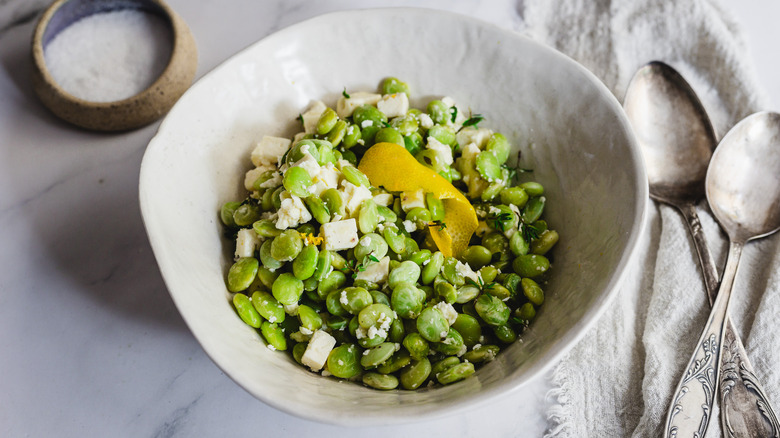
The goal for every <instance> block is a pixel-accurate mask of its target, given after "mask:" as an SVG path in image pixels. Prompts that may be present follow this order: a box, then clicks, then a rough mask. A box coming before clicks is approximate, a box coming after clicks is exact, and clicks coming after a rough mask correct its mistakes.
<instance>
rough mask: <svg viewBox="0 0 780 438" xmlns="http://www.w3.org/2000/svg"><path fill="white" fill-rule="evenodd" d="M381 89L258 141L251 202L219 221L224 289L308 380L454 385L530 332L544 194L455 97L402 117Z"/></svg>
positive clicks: (315, 107)
mask: <svg viewBox="0 0 780 438" xmlns="http://www.w3.org/2000/svg"><path fill="white" fill-rule="evenodd" d="M379 88H380V89H379V90H378V92H376V93H374V92H365V91H358V92H349V93H348V92H347V90H346V89H344V91H343V92H342V96H341V97H340V98H339V99H338V101H337V103H336V105H335V107H328V106H326V105H325V104H324V103H323V102H320V101H315V102H314V103H313V104H312V105H311V106H310V107H309V108H307V109H306V110H305V111H304V112H303V113H301V114H300V116H299V117H298V123H300V126H301V129H302V131H301V132H300V133H299V134H297V135H295V137H294V138H293V139H289V138H281V137H274V136H264V137H263V138H262V140H260V141H259V142H258V143H257V145H256V147H255V148H254V150H253V151H252V153H251V156H250V159H251V161H252V164H253V166H254V167H253V168H252V169H251V170H249V171H248V172H247V173H246V175H245V177H244V187H245V188H246V190H247V192H248V195H247V196H246V198H245V199H243V200H241V201H235V202H233V201H231V202H227V203H225V204H224V205H223V206H222V208H221V210H220V212H219V215H220V218H221V221H222V223H223V224H224V228H225V232H226V235H227V236H229V238H231V239H234V241H235V247H236V249H235V261H234V263H233V265H232V266H231V267H230V268H229V270H228V272H227V276H226V285H227V289H228V291H229V292H230V296H231V299H232V304H233V306H234V308H235V310H236V313H237V315H238V317H239V318H240V319H241V320H242V321H243V322H244V323H246V324H247V325H249V326H251V327H252V328H254V329H256V330H257V331H258V333H259V335H260V337H261V338H262V339H263V340H264V342H265V345H266V346H267V348H269V349H271V350H282V351H288V352H290V353H291V355H292V358H293V359H294V360H295V362H297V363H299V364H301V365H302V366H304V367H306V368H307V369H309V370H310V371H312V372H317V373H320V374H322V375H323V376H332V377H335V378H339V379H347V380H350V381H355V382H360V383H362V384H364V385H366V386H368V387H371V388H376V389H380V390H391V389H396V388H403V389H405V390H415V389H418V388H425V387H429V386H436V385H448V384H451V383H454V382H458V381H460V380H463V379H465V378H467V377H469V376H470V375H472V374H473V373H474V372H475V367H477V368H478V367H479V366H481V365H483V364H485V363H487V362H489V361H491V360H493V359H494V358H495V357H496V355H497V354H499V352H500V351H501V350H502V349H503V348H505V347H507V346H508V345H510V344H512V343H513V342H515V341H516V340H517V339H518V336H520V335H521V334H522V332H523V330H525V329H526V328H527V327H528V325H529V324H530V323H531V321H532V320H533V319H534V318H535V316H536V312H537V309H538V308H539V306H542V304H543V303H544V299H545V294H544V291H543V286H544V284H545V282H546V280H547V278H548V277H549V275H550V272H549V271H550V267H551V264H550V258H549V251H550V250H551V249H552V248H553V247H554V246H555V245H556V243H557V242H558V238H559V236H558V233H557V232H556V231H555V230H552V229H549V227H548V225H547V223H546V222H545V220H544V219H543V218H542V213H543V211H544V208H545V203H546V198H545V195H544V187H543V186H542V185H541V184H540V183H539V182H537V181H533V180H532V178H531V176H532V171H531V170H528V169H522V168H520V167H519V162H514V163H511V164H510V163H509V161H510V154H511V147H510V142H509V140H508V139H507V138H506V137H505V136H504V135H502V134H500V133H498V132H494V131H492V130H490V129H488V128H486V127H483V126H482V125H485V124H487V121H486V120H484V118H483V117H482V116H481V115H479V114H472V113H470V111H469V110H467V109H465V108H464V107H462V106H460V105H458V104H456V103H455V102H454V101H453V99H451V98H449V97H443V98H441V99H435V100H432V101H430V102H429V103H428V105H427V107H426V108H425V109H415V108H410V104H409V87H408V85H407V84H406V83H404V82H402V81H400V80H398V79H396V78H387V79H385V80H383V81H382V83H381V85H380V87H379ZM519 160H520V156H519V154H518V156H517V160H516V161H519Z"/></svg>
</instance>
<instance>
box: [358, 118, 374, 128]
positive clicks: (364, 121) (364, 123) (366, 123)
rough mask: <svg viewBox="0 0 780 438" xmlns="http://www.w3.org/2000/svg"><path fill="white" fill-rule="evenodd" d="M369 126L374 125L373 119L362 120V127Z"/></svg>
mask: <svg viewBox="0 0 780 438" xmlns="http://www.w3.org/2000/svg"><path fill="white" fill-rule="evenodd" d="M369 126H374V121H373V120H363V121H362V122H360V127H361V128H368V127H369Z"/></svg>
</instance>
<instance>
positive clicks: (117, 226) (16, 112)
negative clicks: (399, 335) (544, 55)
mask: <svg viewBox="0 0 780 438" xmlns="http://www.w3.org/2000/svg"><path fill="white" fill-rule="evenodd" d="M414 3H415V2H413V1H405V2H393V3H392V4H393V5H401V4H404V5H413V4H414ZM724 3H725V5H726V6H727V7H729V8H731V9H732V10H733V11H734V13H735V16H736V18H737V19H738V20H739V21H740V23H742V24H743V26H744V27H745V31H746V39H747V41H748V45H749V47H750V56H751V57H752V58H753V59H754V60H755V63H756V69H757V70H756V72H757V76H758V77H759V80H760V81H761V84H762V85H763V86H765V87H766V90H767V93H768V97H769V102H770V103H771V105H772V107H770V108H767V109H772V110H775V111H778V110H780V86H779V85H778V83H777V82H776V81H774V80H773V78H774V77H776V73H775V72H777V71H780V55H778V54H777V52H776V50H774V47H773V45H774V44H775V42H776V41H778V40H780V28H778V27H777V26H776V25H774V23H773V20H772V19H771V17H774V18H776V17H778V16H780V5H778V3H777V2H769V1H767V0H763V1H762V0H740V1H739V2H738V1H737V0H728V1H727V2H724ZM169 4H170V5H171V6H172V7H173V8H174V9H175V10H176V11H178V12H179V13H180V14H181V15H182V16H183V18H184V19H185V20H186V21H187V22H188V23H189V25H190V27H191V29H192V32H193V34H194V35H195V38H196V40H197V43H198V49H199V55H200V59H199V69H198V74H199V75H202V74H204V73H205V72H207V71H208V70H210V69H211V68H212V67H214V66H215V65H217V64H218V63H219V62H221V61H222V60H224V59H225V58H227V57H228V56H230V55H231V54H233V53H234V52H236V51H237V50H239V49H241V48H243V47H245V46H247V45H249V44H250V43H252V42H254V41H256V40H257V39H259V38H262V37H263V36H265V35H268V34H269V33H271V32H273V31H275V30H277V29H280V28H282V27H285V26H287V25H289V24H292V23H296V22H298V21H301V20H303V19H306V18H309V17H312V16H315V15H318V14H321V13H325V12H328V11H335V10H342V9H349V8H353V7H356V5H360V6H361V7H366V6H367V5H370V6H379V5H382V4H384V5H388V4H390V2H368V3H367V2H356V1H346V0H345V1H321V2H317V3H316V4H315V3H308V2H304V1H302V0H295V1H263V2H258V1H252V0H231V1H230V2H217V1H213V0H212V1H207V0H170V1H169ZM426 5H427V6H429V7H435V8H441V9H448V10H453V11H456V12H460V13H464V14H467V15H472V16H476V17H478V18H481V19H484V20H487V21H491V22H494V23H496V24H498V25H500V26H502V27H505V28H509V29H515V30H522V27H523V23H522V18H521V16H520V14H519V12H518V11H519V10H521V9H522V7H521V6H522V0H520V1H518V2H514V1H510V0H506V1H487V0H485V1H482V2H471V1H468V0H458V1H446V0H440V1H435V2H429V3H427V4H426ZM34 24H35V23H34V22H31V21H28V22H26V23H20V24H17V25H15V26H12V27H10V28H8V29H6V30H5V31H3V32H2V33H0V96H1V97H0V262H1V263H2V266H3V268H2V270H1V271H0V436H4V437H6V436H7V437H20V436H30V437H38V436H48V435H55V436H62V437H71V436H112V437H124V436H128V437H130V436H132V437H136V436H154V437H172V436H204V437H206V436H250V435H251V436H303V434H305V433H310V434H314V433H319V434H322V435H325V436H332V435H336V434H338V435H339V436H342V437H350V436H354V437H357V436H372V437H390V436H394V437H395V436H399V435H401V436H403V435H410V436H415V435H418V434H419V433H420V432H422V431H424V432H425V433H426V435H427V436H431V437H440V436H441V437H444V436H447V437H455V436H464V437H465V436H478V435H483V434H481V433H480V431H485V430H490V432H491V435H492V436H497V437H503V436H540V435H542V433H543V431H544V429H545V426H546V421H545V417H544V413H545V410H546V406H547V405H548V402H547V401H546V400H545V393H546V391H547V390H548V389H549V386H550V384H549V381H548V379H546V378H542V379H539V380H538V381H536V382H533V383H532V384H529V385H526V387H525V388H523V391H521V393H519V394H515V395H513V396H510V397H505V398H502V399H498V400H496V401H495V403H493V404H492V405H489V406H486V407H483V408H481V409H478V410H475V411H474V412H472V413H470V414H468V415H462V416H458V417H449V418H441V419H436V420H433V421H429V422H425V423H418V424H410V425H405V426H400V427H399V426H396V427H393V428H390V427H382V426H378V427H374V428H370V429H341V428H338V427H334V426H329V425H322V424H318V423H314V422H309V421H304V420H300V419H298V418H297V417H294V416H290V415H288V414H285V413H282V412H279V411H277V410H274V409H272V408H270V407H268V406H266V405H264V404H263V403H261V402H258V401H256V400H255V399H254V398H252V397H251V396H249V395H248V394H247V393H246V392H244V391H243V390H242V389H241V388H239V387H238V386H237V385H235V384H234V383H233V382H232V381H231V380H230V379H228V378H227V377H226V376H225V375H223V374H222V373H221V372H220V370H219V369H217V367H216V366H214V365H213V364H212V362H211V361H210V360H209V359H208V357H207V356H206V355H205V354H204V353H203V351H202V350H201V348H200V347H199V345H198V344H197V342H196V341H195V339H194V338H193V337H192V335H191V334H190V332H189V330H188V329H187V327H186V326H185V325H184V323H183V321H182V320H181V318H180V317H179V314H178V313H177V311H176V309H175V308H174V306H173V303H172V302H171V300H170V298H169V296H168V293H167V291H166V289H165V286H164V285H163V282H162V279H161V277H160V274H159V272H158V270H157V267H156V264H155V261H154V257H153V255H152V253H151V249H150V248H149V244H148V242H147V239H146V236H145V233H144V229H143V225H142V223H141V217H140V213H139V208H138V185H137V184H138V170H139V166H140V161H141V157H142V155H143V152H144V148H145V146H146V143H147V142H148V140H149V139H150V138H151V137H152V136H153V134H154V132H155V129H156V127H157V124H153V125H151V126H149V127H146V128H143V129H140V130H137V131H133V132H129V133H122V134H98V133H91V132H86V131H82V130H78V129H76V128H73V127H71V126H69V125H67V124H65V123H64V122H60V121H58V120H57V119H55V118H54V117H53V116H51V115H50V114H49V113H48V112H47V111H46V110H45V109H44V108H43V107H42V106H41V105H40V104H39V103H38V101H37V100H36V99H35V97H34V95H33V93H32V90H31V85H30V81H29V76H30V68H31V66H30V62H29V42H30V37H31V33H32V29H33V27H34ZM529 400H530V401H531V402H529Z"/></svg>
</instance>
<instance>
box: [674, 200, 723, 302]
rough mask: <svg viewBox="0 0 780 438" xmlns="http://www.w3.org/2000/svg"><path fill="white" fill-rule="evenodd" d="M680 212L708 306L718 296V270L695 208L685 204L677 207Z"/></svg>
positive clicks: (690, 204) (691, 204)
mask: <svg viewBox="0 0 780 438" xmlns="http://www.w3.org/2000/svg"><path fill="white" fill-rule="evenodd" d="M678 207H679V209H680V212H681V213H682V215H683V217H684V218H685V223H687V224H688V231H690V233H691V238H693V247H694V248H696V254H697V255H698V256H699V264H700V265H701V271H702V275H703V276H704V288H705V290H706V291H707V298H708V299H709V302H710V306H712V303H713V302H714V301H715V297H716V296H717V294H718V277H719V275H718V269H717V268H716V267H715V259H714V258H713V257H712V253H711V252H710V248H709V246H707V241H706V240H705V237H704V229H703V228H702V226H701V221H700V220H699V215H698V214H697V213H696V206H695V205H694V204H693V203H686V204H683V205H679V206H678Z"/></svg>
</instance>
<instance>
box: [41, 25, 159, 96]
mask: <svg viewBox="0 0 780 438" xmlns="http://www.w3.org/2000/svg"><path fill="white" fill-rule="evenodd" d="M172 46H173V40H172V36H171V30H170V26H169V25H168V24H167V23H166V22H165V21H164V20H163V19H162V18H160V17H157V16H155V15H152V14H148V13H145V12H142V11H138V10H132V9H126V10H120V11H116V12H106V13H100V14H95V15H91V16H88V17H86V18H83V19H81V20H79V21H77V22H75V23H73V24H72V25H70V26H69V27H67V28H66V29H64V30H63V31H62V32H60V33H59V34H58V35H57V36H55V37H54V39H53V40H52V41H51V42H50V43H49V44H48V45H47V46H46V48H45V52H44V57H45V59H46V67H47V68H48V69H49V72H50V73H51V75H52V76H53V77H54V80H55V81H57V83H58V84H59V85H60V86H61V87H62V88H63V89H64V90H65V91H67V92H68V93H70V94H72V95H74V96H76V97H78V98H81V99H84V100H88V101H91V102H112V101H116V100H122V99H126V98H128V97H132V96H134V95H136V94H138V93H140V92H141V91H143V90H145V89H146V88H148V87H149V86H150V85H151V84H152V83H153V82H154V81H155V80H156V79H157V78H158V77H159V76H160V74H161V73H162V71H163V70H164V69H165V66H166V65H167V64H168V60H169V59H170V56H171V49H172Z"/></svg>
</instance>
